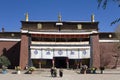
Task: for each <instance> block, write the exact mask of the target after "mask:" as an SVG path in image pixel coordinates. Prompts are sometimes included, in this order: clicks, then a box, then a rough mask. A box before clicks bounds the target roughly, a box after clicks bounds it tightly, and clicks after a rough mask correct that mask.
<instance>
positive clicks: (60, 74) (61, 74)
mask: <svg viewBox="0 0 120 80" xmlns="http://www.w3.org/2000/svg"><path fill="white" fill-rule="evenodd" d="M59 76H60V77H63V69H61V68H60V69H59Z"/></svg>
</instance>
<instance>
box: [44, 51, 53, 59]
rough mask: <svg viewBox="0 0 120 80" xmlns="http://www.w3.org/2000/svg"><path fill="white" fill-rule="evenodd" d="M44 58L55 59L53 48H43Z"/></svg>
mask: <svg viewBox="0 0 120 80" xmlns="http://www.w3.org/2000/svg"><path fill="white" fill-rule="evenodd" d="M42 59H53V49H43V50H42Z"/></svg>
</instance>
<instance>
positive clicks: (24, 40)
mask: <svg viewBox="0 0 120 80" xmlns="http://www.w3.org/2000/svg"><path fill="white" fill-rule="evenodd" d="M28 41H29V38H28V35H27V34H22V36H21V47H20V67H21V68H22V69H25V67H26V64H28V58H29V54H28V52H29V51H28V50H29V45H28Z"/></svg>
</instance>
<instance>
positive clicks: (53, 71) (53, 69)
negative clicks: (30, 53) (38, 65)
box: [50, 67, 63, 77]
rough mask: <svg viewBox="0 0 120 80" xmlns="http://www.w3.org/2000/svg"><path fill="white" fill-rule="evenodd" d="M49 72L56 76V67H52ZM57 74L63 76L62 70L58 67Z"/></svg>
mask: <svg viewBox="0 0 120 80" xmlns="http://www.w3.org/2000/svg"><path fill="white" fill-rule="evenodd" d="M50 72H51V76H52V77H57V68H56V67H55V68H54V67H52V68H51V70H50ZM59 76H60V77H63V70H62V69H61V68H60V69H59Z"/></svg>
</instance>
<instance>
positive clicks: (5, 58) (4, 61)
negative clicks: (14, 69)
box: [0, 55, 11, 67]
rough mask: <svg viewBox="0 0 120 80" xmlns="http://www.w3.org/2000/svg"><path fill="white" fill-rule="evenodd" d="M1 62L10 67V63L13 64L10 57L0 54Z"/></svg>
mask: <svg viewBox="0 0 120 80" xmlns="http://www.w3.org/2000/svg"><path fill="white" fill-rule="evenodd" d="M0 64H1V65H2V66H3V65H4V66H6V67H8V66H9V65H11V63H10V61H9V59H8V58H7V57H6V56H3V55H2V56H0Z"/></svg>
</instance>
